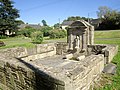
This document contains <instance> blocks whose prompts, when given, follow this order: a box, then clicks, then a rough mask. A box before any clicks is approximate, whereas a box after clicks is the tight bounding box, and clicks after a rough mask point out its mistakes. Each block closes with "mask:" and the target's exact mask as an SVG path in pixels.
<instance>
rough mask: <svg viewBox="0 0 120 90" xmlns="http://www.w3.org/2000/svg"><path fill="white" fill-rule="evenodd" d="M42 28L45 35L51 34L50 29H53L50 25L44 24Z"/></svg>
mask: <svg viewBox="0 0 120 90" xmlns="http://www.w3.org/2000/svg"><path fill="white" fill-rule="evenodd" d="M40 30H41V31H42V32H43V35H44V36H49V35H50V31H51V30H52V28H51V27H49V26H44V27H41V29H40Z"/></svg>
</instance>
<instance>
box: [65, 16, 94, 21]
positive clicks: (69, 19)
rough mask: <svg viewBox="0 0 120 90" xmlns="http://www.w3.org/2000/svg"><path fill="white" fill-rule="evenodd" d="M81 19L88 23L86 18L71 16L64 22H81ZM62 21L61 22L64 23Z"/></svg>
mask: <svg viewBox="0 0 120 90" xmlns="http://www.w3.org/2000/svg"><path fill="white" fill-rule="evenodd" d="M81 19H83V20H85V21H88V18H86V17H80V16H71V17H68V18H67V19H66V20H64V21H76V20H81ZM89 19H92V18H89ZM64 21H63V22H64Z"/></svg>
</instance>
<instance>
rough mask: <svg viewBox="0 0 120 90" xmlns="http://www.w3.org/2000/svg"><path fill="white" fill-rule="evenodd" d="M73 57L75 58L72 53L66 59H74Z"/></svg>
mask: <svg viewBox="0 0 120 90" xmlns="http://www.w3.org/2000/svg"><path fill="white" fill-rule="evenodd" d="M72 57H73V54H72V53H71V54H67V55H65V57H64V59H70V58H72Z"/></svg>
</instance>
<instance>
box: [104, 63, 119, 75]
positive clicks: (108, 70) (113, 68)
mask: <svg viewBox="0 0 120 90" xmlns="http://www.w3.org/2000/svg"><path fill="white" fill-rule="evenodd" d="M116 68H117V66H116V65H115V64H113V63H109V64H108V65H107V66H105V68H104V70H103V72H104V73H109V74H112V75H114V74H115V73H116Z"/></svg>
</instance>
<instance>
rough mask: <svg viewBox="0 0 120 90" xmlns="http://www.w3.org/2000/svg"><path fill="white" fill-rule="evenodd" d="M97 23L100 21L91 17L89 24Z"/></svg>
mask: <svg viewBox="0 0 120 90" xmlns="http://www.w3.org/2000/svg"><path fill="white" fill-rule="evenodd" d="M99 23H101V20H100V19H92V20H90V24H99Z"/></svg>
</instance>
